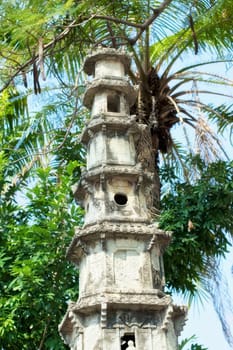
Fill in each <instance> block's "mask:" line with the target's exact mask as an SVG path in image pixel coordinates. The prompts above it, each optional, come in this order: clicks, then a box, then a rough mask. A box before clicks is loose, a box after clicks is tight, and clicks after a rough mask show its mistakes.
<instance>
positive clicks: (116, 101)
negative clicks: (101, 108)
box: [107, 94, 120, 113]
mask: <svg viewBox="0 0 233 350" xmlns="http://www.w3.org/2000/svg"><path fill="white" fill-rule="evenodd" d="M107 110H108V112H114V113H119V112H120V96H119V95H117V94H111V95H108V96H107Z"/></svg>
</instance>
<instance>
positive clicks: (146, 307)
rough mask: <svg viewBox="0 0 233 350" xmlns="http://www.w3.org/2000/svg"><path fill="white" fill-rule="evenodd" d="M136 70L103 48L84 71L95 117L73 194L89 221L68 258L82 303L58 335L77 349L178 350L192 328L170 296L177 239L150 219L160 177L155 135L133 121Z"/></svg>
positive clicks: (89, 59) (88, 129)
mask: <svg viewBox="0 0 233 350" xmlns="http://www.w3.org/2000/svg"><path fill="white" fill-rule="evenodd" d="M129 67H130V58H129V57H128V56H127V55H126V54H125V53H124V52H123V51H118V50H114V49H103V48H101V49H97V50H96V51H95V52H93V53H92V54H91V55H89V56H88V57H87V58H86V61H85V64H84V71H85V72H86V73H87V74H88V75H91V76H93V79H92V81H91V82H90V83H88V85H87V88H86V92H85V95H84V101H83V103H84V105H85V106H86V107H87V108H89V109H90V110H91V118H90V120H89V121H88V123H87V124H86V127H85V128H84V131H83V133H82V136H81V142H82V143H83V144H84V145H85V146H86V148H87V164H86V168H85V169H83V170H82V175H81V179H80V181H79V183H78V185H77V186H76V188H75V191H74V192H75V198H76V200H77V201H78V203H80V205H82V206H83V207H84V208H85V212H86V214H85V219H84V225H83V227H82V228H78V229H77V231H76V234H75V236H74V238H73V241H72V242H71V245H70V247H69V248H68V252H67V257H68V259H69V260H71V261H72V262H73V263H74V264H75V265H76V266H77V267H78V269H79V276H80V277H79V299H78V301H77V302H71V303H70V304H69V307H68V310H67V313H66V315H65V317H64V319H63V321H62V323H61V324H60V326H59V331H60V334H61V336H62V338H63V340H64V342H65V343H66V344H67V345H68V346H69V347H70V349H72V350H133V349H136V350H175V349H177V337H178V335H179V333H180V331H181V330H182V328H183V325H184V322H185V317H186V308H185V307H181V306H176V305H174V304H173V303H172V299H171V296H170V295H167V294H165V293H164V291H163V289H164V284H165V280H164V267H163V252H164V249H165V248H166V246H167V245H168V243H169V241H170V233H168V232H164V231H162V230H160V229H158V226H157V224H156V223H153V220H152V219H153V217H154V211H152V210H151V209H152V207H153V203H154V202H156V200H154V199H153V198H156V196H158V188H156V183H157V184H158V181H156V179H157V174H156V173H155V170H154V166H151V164H150V163H151V161H148V159H149V158H148V157H146V156H145V154H146V152H148V149H147V148H146V143H145V140H146V136H145V135H146V134H147V133H148V130H147V126H146V125H145V124H142V123H140V121H139V120H137V119H136V116H135V115H130V107H131V106H132V105H133V104H134V103H135V99H136V95H137V94H136V89H134V88H133V87H132V86H131V85H130V83H129V81H128V79H127V76H126V75H127V73H128V70H129ZM143 140H144V141H143ZM143 142H144V143H143ZM152 163H153V162H152ZM77 288H78V286H77Z"/></svg>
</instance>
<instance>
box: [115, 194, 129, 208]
mask: <svg viewBox="0 0 233 350" xmlns="http://www.w3.org/2000/svg"><path fill="white" fill-rule="evenodd" d="M114 200H115V202H116V204H118V205H125V204H126V203H127V202H128V198H127V196H126V194H124V193H116V194H115V196H114Z"/></svg>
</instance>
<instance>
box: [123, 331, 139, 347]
mask: <svg viewBox="0 0 233 350" xmlns="http://www.w3.org/2000/svg"><path fill="white" fill-rule="evenodd" d="M129 342H130V343H129ZM131 342H133V343H131ZM130 345H133V346H135V347H136V344H135V335H134V334H133V333H127V334H125V335H123V337H121V350H126V349H127V348H128V347H129V346H130Z"/></svg>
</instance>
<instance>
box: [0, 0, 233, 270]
mask: <svg viewBox="0 0 233 350" xmlns="http://www.w3.org/2000/svg"><path fill="white" fill-rule="evenodd" d="M0 10H1V16H2V26H1V29H0V37H1V44H0V59H1V68H0V74H1V76H0V82H1V88H0V90H1V91H2V92H5V91H8V98H9V105H10V106H11V108H14V113H11V115H9V117H8V118H6V119H5V120H4V125H3V126H2V127H3V130H6V131H7V130H8V132H9V135H11V136H9V137H11V138H12V132H14V134H13V136H14V137H13V138H12V144H11V146H10V147H8V146H7V144H8V143H9V139H8V138H6V139H5V140H6V142H5V143H4V152H6V154H7V156H8V157H9V159H10V161H11V162H12V164H13V165H14V167H13V173H11V174H10V178H11V181H10V182H9V184H8V185H7V186H6V188H5V189H4V191H5V192H7V191H9V189H10V187H11V185H12V184H13V185H14V184H20V183H21V181H24V180H25V178H26V177H27V176H29V175H30V170H31V169H32V168H33V167H35V166H37V165H39V166H41V165H42V166H43V164H44V163H46V164H48V163H49V164H53V166H54V167H55V168H56V169H57V168H58V167H59V165H61V164H64V163H65V162H66V161H68V160H70V159H74V158H77V157H78V159H79V160H80V161H82V150H81V148H80V145H79V144H78V143H77V140H76V135H77V134H78V133H79V132H80V129H81V126H82V122H83V120H84V119H85V118H86V116H87V112H86V110H85V109H83V108H82V107H81V106H82V94H83V92H84V80H85V77H84V75H83V71H82V64H83V58H84V57H85V55H86V54H87V52H88V51H89V49H90V48H91V49H95V48H96V47H97V46H102V47H106V46H107V47H113V48H115V49H121V48H124V49H125V50H126V51H127V52H128V53H130V54H131V55H132V57H133V62H134V64H133V66H132V69H131V70H130V72H129V75H130V79H131V81H132V84H135V85H137V86H138V97H137V101H136V104H135V105H134V106H133V107H132V110H131V113H132V114H136V116H137V120H138V122H139V123H144V124H145V125H146V126H147V129H146V130H147V134H144V137H145V140H144V141H145V143H146V145H149V147H147V151H148V150H149V153H148V152H147V157H148V158H149V163H150V165H151V167H152V166H153V168H155V169H156V171H158V169H159V168H160V165H159V164H158V161H159V159H162V160H163V162H164V164H166V165H169V166H170V168H172V167H174V168H175V169H177V171H178V172H179V173H176V175H177V174H178V175H177V176H178V177H179V176H180V178H181V179H182V181H184V180H186V181H189V182H190V183H191V184H193V183H195V181H197V180H199V179H200V177H201V174H202V172H203V171H202V168H201V167H198V166H197V165H195V166H194V165H193V166H192V167H191V168H189V167H187V166H186V161H185V155H186V154H187V153H188V154H192V155H194V154H195V152H194V147H193V144H192V136H190V135H192V131H188V129H191V130H193V133H194V135H196V142H197V143H196V147H197V149H198V152H199V155H200V158H201V160H202V161H204V163H205V164H204V167H206V166H208V164H209V163H211V162H213V161H216V160H217V159H219V158H221V157H225V156H226V155H225V153H224V149H223V148H222V146H221V143H220V142H219V138H218V137H217V136H216V134H215V133H214V131H213V130H212V129H211V127H210V125H209V123H208V122H209V120H210V121H214V122H215V123H216V124H217V127H219V129H220V130H221V129H224V128H225V127H226V126H227V127H230V126H231V123H232V102H231V101H230V100H229V98H230V96H231V93H230V92H227V93H223V92H222V87H224V86H225V87H226V86H227V87H228V89H229V90H230V88H232V81H230V80H228V79H226V78H225V77H222V76H220V75H219V74H216V73H213V72H211V71H209V70H208V68H207V67H208V66H209V65H211V64H213V63H214V64H221V62H226V63H227V62H231V59H232V56H231V46H232V35H231V32H232V28H231V23H232V1H231V0H220V1H215V0H199V1H196V0H193V1H192V2H190V1H187V0H180V1H176V0H164V1H152V0H140V1H139V0H132V1H125V0H120V1H118V2H109V1H107V0H100V1H98V2H97V3H96V2H95V1H93V0H85V1H84V0H83V1H67V2H65V3H64V1H57V2H56V5H54V2H53V1H42V2H41V1H27V2H26V1H21V2H20V3H17V2H16V3H9V2H7V1H3V2H2V3H1V5H0ZM210 53H211V59H209V56H210ZM204 54H205V55H206V54H207V55H208V60H204V61H201V60H200V58H199V56H201V55H204ZM187 57H191V60H192V61H193V62H194V63H193V64H187V63H186V61H187ZM184 62H185V64H184ZM206 84H208V88H207V87H206V86H207V85H206ZM33 95H34V96H33ZM35 95H36V96H35ZM208 96H212V97H213V96H214V97H215V98H216V100H217V97H219V96H222V97H224V99H226V101H230V102H229V103H228V104H227V103H220V104H219V105H218V104H213V103H208V102H207V101H208V98H209V97H208ZM26 99H27V103H26ZM38 99H40V108H39V111H38V108H37V111H36V113H32V110H33V109H34V107H33V104H34V103H35V101H37V100H38ZM26 107H28V109H29V110H30V113H26ZM77 115H78V118H77ZM174 126H180V127H181V129H182V130H184V135H185V139H186V140H187V144H186V145H185V146H181V145H180V144H179V143H178V142H177V141H175V140H174V137H173V136H172V130H173V129H174ZM16 131H17V132H16ZM184 147H185V149H187V150H188V151H186V150H185V151H184ZM8 148H9V150H8ZM205 169H206V168H205ZM179 174H181V175H179ZM197 175H198V176H197ZM156 178H157V181H159V179H158V177H156ZM157 188H159V186H158V184H157ZM159 196H160V194H159V193H155V200H154V203H155V206H156V207H158V205H159V204H158V198H159ZM190 225H191V223H190ZM220 248H221V243H220ZM202 262H203V265H202V266H201V267H200V274H201V273H203V274H206V271H207V270H206V266H210V265H209V264H208V259H207V260H206V261H204V260H203V261H202ZM211 271H212V276H215V273H214V272H215V271H216V270H215V269H212V270H211Z"/></svg>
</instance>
